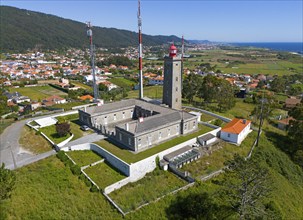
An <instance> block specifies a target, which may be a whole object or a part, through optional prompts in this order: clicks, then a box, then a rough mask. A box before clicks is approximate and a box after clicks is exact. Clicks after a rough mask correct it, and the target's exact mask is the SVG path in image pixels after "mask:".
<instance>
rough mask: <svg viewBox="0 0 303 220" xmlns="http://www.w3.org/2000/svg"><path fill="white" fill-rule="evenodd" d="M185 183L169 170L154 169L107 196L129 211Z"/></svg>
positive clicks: (125, 210)
mask: <svg viewBox="0 0 303 220" xmlns="http://www.w3.org/2000/svg"><path fill="white" fill-rule="evenodd" d="M186 184H188V183H187V182H186V181H184V180H182V179H180V178H179V177H176V176H175V175H174V174H172V173H171V172H168V171H163V170H158V169H156V170H155V171H153V172H151V173H148V174H146V176H145V177H144V178H143V179H140V180H138V181H137V182H135V183H129V184H127V185H126V186H123V187H122V188H121V189H118V190H115V191H114V192H112V193H111V194H109V196H110V197H111V199H113V200H114V201H115V202H116V203H117V204H118V205H119V206H120V208H122V210H123V211H124V212H129V211H132V210H135V209H136V208H137V207H139V206H140V205H143V204H145V203H148V202H151V201H153V200H155V199H157V198H159V197H161V196H164V195H166V194H168V193H170V192H172V191H174V190H176V189H179V188H180V187H182V186H185V185H186Z"/></svg>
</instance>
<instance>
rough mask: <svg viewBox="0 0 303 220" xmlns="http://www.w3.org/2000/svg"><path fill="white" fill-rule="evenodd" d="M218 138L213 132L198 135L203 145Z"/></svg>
mask: <svg viewBox="0 0 303 220" xmlns="http://www.w3.org/2000/svg"><path fill="white" fill-rule="evenodd" d="M217 140H218V138H217V137H216V136H215V135H213V134H211V133H208V134H205V135H202V136H200V137H198V142H199V144H200V145H201V146H206V145H209V144H212V143H214V142H215V141H217Z"/></svg>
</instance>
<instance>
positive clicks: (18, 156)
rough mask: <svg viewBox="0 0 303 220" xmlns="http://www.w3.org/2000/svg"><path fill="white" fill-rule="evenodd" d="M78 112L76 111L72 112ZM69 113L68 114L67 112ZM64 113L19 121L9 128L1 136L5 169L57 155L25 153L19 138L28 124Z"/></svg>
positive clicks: (0, 161)
mask: <svg viewBox="0 0 303 220" xmlns="http://www.w3.org/2000/svg"><path fill="white" fill-rule="evenodd" d="M71 112H76V111H71ZM65 113H67V112H65ZM60 114H62V113H56V114H53V115H44V116H39V117H36V118H31V119H26V120H22V121H17V122H15V123H13V124H12V125H10V126H9V127H7V128H6V129H5V130H4V131H3V133H2V134H1V135H0V164H2V163H4V164H5V167H7V168H9V169H16V168H18V167H21V166H24V165H26V164H29V163H33V162H36V161H37V160H39V159H43V158H45V157H47V156H50V155H53V154H55V151H53V150H52V151H49V152H46V153H43V154H42V155H34V154H31V153H30V152H27V151H24V150H23V149H22V147H21V146H20V144H19V137H20V135H21V131H22V128H23V127H24V126H25V124H26V122H28V121H31V120H35V119H38V118H45V117H50V116H57V115H60Z"/></svg>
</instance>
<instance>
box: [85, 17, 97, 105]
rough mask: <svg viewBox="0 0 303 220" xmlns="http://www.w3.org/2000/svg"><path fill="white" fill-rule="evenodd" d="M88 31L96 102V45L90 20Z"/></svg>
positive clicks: (87, 26) (95, 100)
mask: <svg viewBox="0 0 303 220" xmlns="http://www.w3.org/2000/svg"><path fill="white" fill-rule="evenodd" d="M86 29H87V30H86V33H87V37H88V38H89V45H90V60H91V68H92V75H93V89H94V102H95V103H97V102H98V101H99V100H98V99H99V89H98V87H97V80H96V73H95V53H94V45H93V31H92V26H91V24H90V22H87V25H86Z"/></svg>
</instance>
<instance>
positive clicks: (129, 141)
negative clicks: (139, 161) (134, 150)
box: [128, 137, 132, 145]
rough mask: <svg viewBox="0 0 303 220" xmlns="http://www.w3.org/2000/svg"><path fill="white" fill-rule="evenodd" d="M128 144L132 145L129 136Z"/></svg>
mask: <svg viewBox="0 0 303 220" xmlns="http://www.w3.org/2000/svg"><path fill="white" fill-rule="evenodd" d="M128 145H132V139H131V138H130V137H129V138H128Z"/></svg>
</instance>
